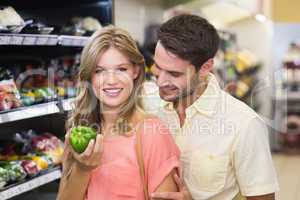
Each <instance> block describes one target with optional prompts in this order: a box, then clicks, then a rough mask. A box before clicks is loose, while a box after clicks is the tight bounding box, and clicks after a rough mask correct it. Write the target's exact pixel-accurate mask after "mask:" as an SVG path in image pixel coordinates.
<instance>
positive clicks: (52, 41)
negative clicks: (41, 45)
mask: <svg viewBox="0 0 300 200" xmlns="http://www.w3.org/2000/svg"><path fill="white" fill-rule="evenodd" d="M57 41H58V40H57V38H52V37H49V39H48V42H47V45H49V46H52V45H57Z"/></svg>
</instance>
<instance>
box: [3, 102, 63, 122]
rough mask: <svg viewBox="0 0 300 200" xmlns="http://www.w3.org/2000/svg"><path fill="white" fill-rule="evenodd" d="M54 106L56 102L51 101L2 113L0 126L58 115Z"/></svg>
mask: <svg viewBox="0 0 300 200" xmlns="http://www.w3.org/2000/svg"><path fill="white" fill-rule="evenodd" d="M56 104H57V101H52V102H48V103H43V104H37V105H33V106H28V107H21V108H18V109H15V110H12V111H8V112H6V113H2V114H0V124H3V123H7V122H13V121H18V120H21V119H28V118H33V117H38V116H43V115H49V114H53V113H58V112H59V109H58V107H57V105H56Z"/></svg>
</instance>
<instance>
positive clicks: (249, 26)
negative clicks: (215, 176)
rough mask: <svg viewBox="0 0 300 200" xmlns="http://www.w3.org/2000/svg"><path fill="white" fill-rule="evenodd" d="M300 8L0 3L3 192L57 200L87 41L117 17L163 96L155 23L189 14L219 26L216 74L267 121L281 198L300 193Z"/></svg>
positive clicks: (223, 0)
mask: <svg viewBox="0 0 300 200" xmlns="http://www.w3.org/2000/svg"><path fill="white" fill-rule="evenodd" d="M299 10H300V1H299V0H74V1H58V0H53V1H46V2H40V1H37V0H27V1H22V0H11V1H3V0H1V1H0V130H1V131H0V199H1V200H2V199H3V200H4V199H22V200H24V199H40V198H41V196H43V198H46V199H55V197H56V193H57V186H58V183H59V178H60V176H61V172H60V162H61V154H62V148H63V136H64V134H65V130H64V122H65V120H66V118H67V115H68V112H69V111H70V110H71V109H72V108H73V107H72V101H73V100H74V96H75V94H76V73H77V71H78V67H79V62H80V52H81V50H82V48H83V46H84V44H85V42H86V40H87V38H88V37H89V36H90V35H91V34H92V33H93V32H94V31H95V30H97V29H101V28H102V27H104V26H106V25H109V24H114V25H116V26H119V27H121V28H124V29H126V30H128V31H129V32H130V33H131V34H132V36H133V37H134V39H135V40H136V41H137V43H138V45H139V48H140V49H141V51H142V53H143V55H144V56H145V59H146V66H145V67H146V72H147V73H146V79H147V83H149V84H148V85H147V87H148V91H150V93H151V92H154V93H155V91H157V89H156V88H155V87H154V84H152V83H153V81H154V78H153V76H152V75H151V72H150V67H151V65H152V64H153V61H152V56H153V53H154V49H155V44H156V42H157V35H156V33H157V30H158V28H159V26H160V25H161V24H162V23H163V22H164V21H166V20H168V19H169V18H171V17H173V16H176V15H179V14H183V13H190V14H196V15H200V16H202V17H204V18H206V19H207V20H208V21H210V22H211V23H212V24H213V25H214V26H215V27H216V28H217V29H218V31H219V35H220V37H221V44H220V49H219V52H218V54H217V56H216V59H215V63H216V64H215V68H214V71H213V73H214V74H215V75H217V78H218V79H219V81H220V84H221V87H222V88H223V89H224V90H226V91H228V92H229V93H230V94H232V95H233V96H235V97H236V98H238V99H240V100H242V101H244V102H245V103H247V104H248V105H249V106H251V107H252V108H253V109H254V110H256V111H257V112H258V113H259V114H260V115H261V116H262V117H263V118H264V120H265V121H266V123H267V124H268V126H269V130H270V147H271V150H272V153H273V159H274V163H275V166H276V169H277V173H278V178H279V183H280V188H281V190H280V192H279V193H278V194H277V197H278V199H282V200H298V199H300V192H299V189H298V188H299V187H300V170H299V168H300V14H299ZM41 144H43V145H42V147H41Z"/></svg>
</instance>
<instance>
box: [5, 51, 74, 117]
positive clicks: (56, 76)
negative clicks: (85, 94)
mask: <svg viewBox="0 0 300 200" xmlns="http://www.w3.org/2000/svg"><path fill="white" fill-rule="evenodd" d="M79 59H80V55H75V56H73V57H62V58H57V59H52V60H50V61H49V62H48V63H45V64H44V65H42V66H41V65H38V64H25V65H24V66H16V67H14V66H12V67H9V66H2V67H1V66H0V111H8V110H11V109H14V108H18V107H22V106H31V105H34V104H39V103H45V102H49V101H53V100H56V99H62V98H72V97H75V96H76V76H77V72H78V69H79ZM49 71H50V72H51V73H52V74H53V76H49V75H48V74H49Z"/></svg>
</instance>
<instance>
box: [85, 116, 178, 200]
mask: <svg viewBox="0 0 300 200" xmlns="http://www.w3.org/2000/svg"><path fill="white" fill-rule="evenodd" d="M143 123H144V129H142V133H139V134H141V136H142V137H141V138H142V145H143V156H144V165H145V177H146V179H147V182H148V189H149V194H151V193H152V192H154V191H155V190H156V189H157V187H158V186H159V185H160V184H161V183H162V181H163V180H164V178H165V177H166V176H167V175H169V173H170V172H171V171H172V170H173V169H174V168H177V169H179V165H180V164H179V156H180V153H179V149H178V148H177V146H176V144H175V142H174V141H173V138H172V136H171V135H170V132H169V130H168V128H167V127H166V126H165V124H163V123H162V122H161V121H160V120H159V119H158V118H155V117H151V118H148V119H145V120H144V122H143ZM135 143H136V137H135V135H134V134H133V135H132V136H129V137H126V136H116V137H111V138H107V139H104V142H103V144H104V151H103V156H102V158H101V165H100V166H99V167H98V168H97V169H95V170H94V171H93V172H92V175H91V178H90V182H89V185H88V190H87V194H86V200H126V199H135V200H143V196H144V195H143V187H142V182H141V178H140V173H139V166H138V162H137V157H136V152H135Z"/></svg>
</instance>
